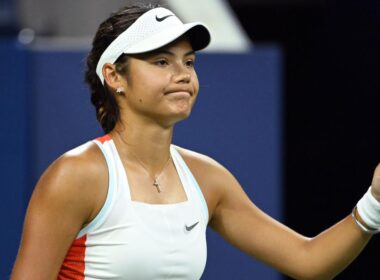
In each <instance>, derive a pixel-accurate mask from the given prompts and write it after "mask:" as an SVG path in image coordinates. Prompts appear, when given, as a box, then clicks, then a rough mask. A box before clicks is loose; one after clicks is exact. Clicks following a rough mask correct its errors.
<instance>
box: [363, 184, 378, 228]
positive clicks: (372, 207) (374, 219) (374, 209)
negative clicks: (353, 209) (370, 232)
mask: <svg viewBox="0 0 380 280" xmlns="http://www.w3.org/2000/svg"><path fill="white" fill-rule="evenodd" d="M357 208H358V213H359V215H360V217H361V218H362V220H363V222H364V223H365V224H366V225H367V226H369V227H370V228H373V229H380V202H378V201H377V200H376V199H375V198H374V197H373V195H372V193H371V187H370V188H369V189H368V191H367V192H366V193H365V195H364V196H363V197H362V198H361V199H360V200H359V202H358V204H357Z"/></svg>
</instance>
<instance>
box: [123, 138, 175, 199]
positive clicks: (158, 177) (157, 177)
mask: <svg viewBox="0 0 380 280" xmlns="http://www.w3.org/2000/svg"><path fill="white" fill-rule="evenodd" d="M116 132H117V134H119V136H120V139H121V141H123V142H124V144H126V145H128V143H127V142H126V141H125V140H124V138H123V136H122V135H121V134H120V132H119V131H116ZM129 151H130V152H131V154H132V155H133V157H134V158H136V160H137V162H138V163H139V164H140V165H141V167H142V168H143V169H144V170H145V172H146V173H147V174H148V176H149V177H151V178H152V179H153V186H154V187H156V189H157V192H159V193H160V192H161V185H160V182H159V179H160V177H161V175H162V174H163V173H164V171H165V169H166V167H167V166H168V165H169V162H170V160H171V158H172V156H171V154H169V158H168V160H167V161H166V163H165V164H164V166H163V167H162V169H161V171H160V172H159V173H158V175H157V176H152V175H151V174H150V172H149V170H148V168H146V167H145V164H144V163H143V162H142V160H141V159H140V158H139V157H138V156H137V155H136V154H135V153H134V152H133V151H132V150H129Z"/></svg>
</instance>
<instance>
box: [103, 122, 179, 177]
mask: <svg viewBox="0 0 380 280" xmlns="http://www.w3.org/2000/svg"><path fill="white" fill-rule="evenodd" d="M110 134H111V137H112V139H114V141H115V142H116V143H115V144H116V145H117V146H118V150H119V153H120V156H122V157H124V158H125V159H128V160H132V161H134V157H137V158H138V160H139V161H141V162H143V164H144V165H145V166H146V168H147V169H149V171H150V172H152V174H155V173H156V172H157V171H160V169H161V168H162V166H163V165H164V164H165V163H166V162H167V160H168V158H169V156H170V144H171V141H172V135H173V127H168V128H164V127H161V126H158V125H154V124H151V125H146V124H144V125H141V124H138V123H133V124H131V123H118V124H117V125H116V126H115V128H114V129H113V131H112V132H111V133H110Z"/></svg>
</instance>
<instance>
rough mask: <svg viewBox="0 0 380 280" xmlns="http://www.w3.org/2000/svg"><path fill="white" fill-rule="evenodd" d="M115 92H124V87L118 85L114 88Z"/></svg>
mask: <svg viewBox="0 0 380 280" xmlns="http://www.w3.org/2000/svg"><path fill="white" fill-rule="evenodd" d="M116 93H117V94H122V93H124V88H123V87H118V88H117V89H116Z"/></svg>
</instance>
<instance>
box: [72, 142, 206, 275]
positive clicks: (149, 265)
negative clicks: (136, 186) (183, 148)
mask: <svg viewBox="0 0 380 280" xmlns="http://www.w3.org/2000/svg"><path fill="white" fill-rule="evenodd" d="M95 142H96V143H97V144H98V146H100V147H101V150H102V152H103V153H104V155H105V158H106V161H107V165H108V168H109V169H110V170H109V173H110V176H111V177H114V178H115V180H114V184H115V185H114V186H109V189H113V188H114V189H115V191H114V192H110V191H109V192H108V196H110V195H111V196H112V197H107V200H109V201H111V202H110V203H109V204H108V206H107V205H105V206H104V207H109V208H110V209H106V210H105V209H102V210H101V212H104V213H107V214H106V217H104V218H102V219H100V220H101V223H96V224H90V225H89V226H88V228H89V230H88V231H87V232H85V231H82V232H81V234H82V235H83V234H85V235H86V243H85V246H86V249H85V272H84V274H85V278H84V279H91V280H92V279H132V280H139V279H141V280H142V279H155V280H161V279H177V280H185V279H186V280H194V279H200V277H201V275H202V273H203V270H204V267H205V264H206V258H207V249H206V227H207V223H208V213H207V209H205V208H204V206H205V200H204V197H203V195H202V194H201V192H200V189H199V186H198V185H197V183H196V181H195V179H194V177H193V175H192V174H191V173H190V172H189V170H188V168H187V166H186V165H185V166H184V164H185V163H184V161H183V160H182V158H181V156H180V155H179V153H178V152H177V151H176V149H175V147H174V146H172V147H171V154H172V158H173V162H174V164H175V167H176V169H177V172H178V174H179V176H180V179H181V182H182V185H183V187H184V190H185V193H186V195H187V201H185V202H180V203H174V204H147V203H142V202H136V201H132V200H131V195H130V189H129V185H128V174H126V173H125V169H124V167H123V164H122V163H121V160H120V158H119V155H118V152H117V150H116V146H115V145H114V143H113V141H112V140H111V139H110V140H108V141H105V142H104V143H101V142H99V141H95ZM95 220H96V219H95ZM197 222H199V223H198V224H197V225H196V226H194V228H193V229H192V230H190V231H188V230H186V228H185V227H186V226H191V225H194V224H195V223H197ZM78 237H79V236H78Z"/></svg>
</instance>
